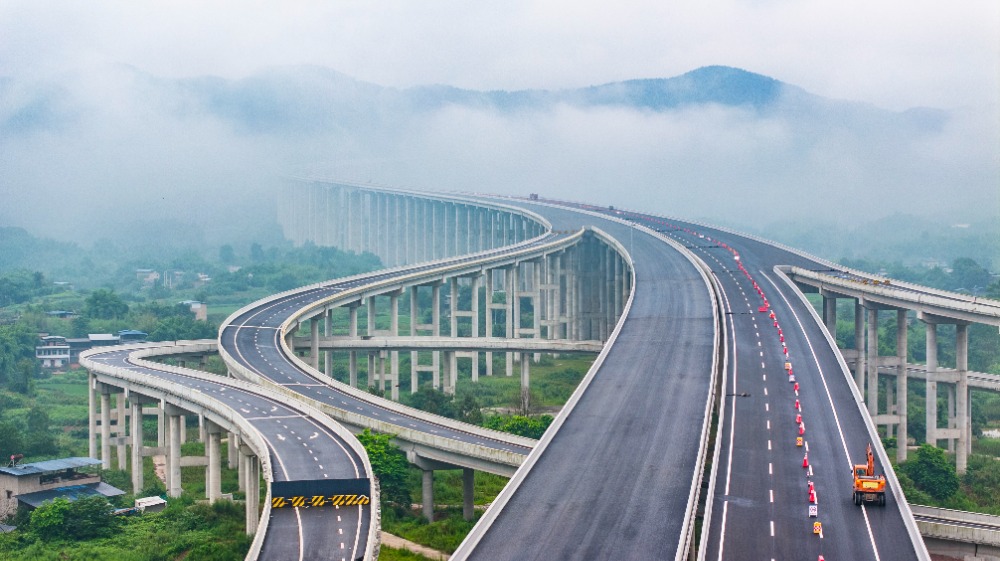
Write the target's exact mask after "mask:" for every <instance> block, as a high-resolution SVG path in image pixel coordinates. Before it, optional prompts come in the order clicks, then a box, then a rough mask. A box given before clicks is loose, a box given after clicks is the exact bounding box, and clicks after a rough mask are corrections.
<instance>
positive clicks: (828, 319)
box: [823, 294, 837, 340]
mask: <svg viewBox="0 0 1000 561" xmlns="http://www.w3.org/2000/svg"><path fill="white" fill-rule="evenodd" d="M823 325H825V326H826V330H827V331H828V332H829V333H830V335H833V337H834V340H836V338H837V297H836V296H828V295H826V294H823Z"/></svg>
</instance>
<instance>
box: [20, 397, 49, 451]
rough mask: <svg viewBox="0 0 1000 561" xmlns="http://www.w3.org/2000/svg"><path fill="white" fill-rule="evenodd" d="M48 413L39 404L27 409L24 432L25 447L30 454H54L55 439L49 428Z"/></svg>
mask: <svg viewBox="0 0 1000 561" xmlns="http://www.w3.org/2000/svg"><path fill="white" fill-rule="evenodd" d="M49 424H50V421H49V414H48V413H46V412H45V410H44V409H42V408H41V407H39V406H37V405H36V406H34V407H32V408H31V409H30V410H28V430H27V431H26V433H25V449H26V450H27V454H30V455H32V456H44V455H47V454H54V453H55V452H56V450H57V448H56V440H55V437H54V435H53V434H52V431H51V430H50V429H49Z"/></svg>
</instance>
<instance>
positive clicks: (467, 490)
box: [462, 468, 476, 520]
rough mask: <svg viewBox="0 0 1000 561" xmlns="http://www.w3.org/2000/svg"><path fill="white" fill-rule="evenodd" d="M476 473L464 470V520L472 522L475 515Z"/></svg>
mask: <svg viewBox="0 0 1000 561" xmlns="http://www.w3.org/2000/svg"><path fill="white" fill-rule="evenodd" d="M475 491H476V472H475V470H472V469H469V468H462V518H464V519H466V520H472V518H473V516H474V515H475V508H476V505H475Z"/></svg>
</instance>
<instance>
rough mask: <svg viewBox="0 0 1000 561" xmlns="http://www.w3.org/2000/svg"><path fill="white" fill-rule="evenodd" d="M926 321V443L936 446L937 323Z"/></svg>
mask: <svg viewBox="0 0 1000 561" xmlns="http://www.w3.org/2000/svg"><path fill="white" fill-rule="evenodd" d="M924 321H925V322H926V326H925V327H926V332H927V335H926V348H927V350H926V353H927V385H926V388H927V389H926V393H925V394H924V395H925V409H926V414H927V421H926V424H927V443H928V444H931V445H933V446H937V444H938V443H937V441H938V436H937V433H938V407H937V401H938V400H937V397H938V392H937V388H938V383H937V367H938V347H937V324H936V323H933V322H928V321H927V320H924Z"/></svg>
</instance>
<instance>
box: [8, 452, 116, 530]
mask: <svg viewBox="0 0 1000 561" xmlns="http://www.w3.org/2000/svg"><path fill="white" fill-rule="evenodd" d="M19 459H20V455H16V456H11V461H10V463H9V464H8V465H7V466H6V467H0V519H2V518H5V517H7V516H8V515H10V514H13V513H14V512H15V511H17V510H18V509H19V508H27V509H31V510H33V509H35V508H37V507H39V506H41V505H42V503H44V502H45V501H51V500H52V499H54V498H56V497H63V498H66V499H68V500H70V501H74V500H76V499H78V498H81V497H88V496H91V495H103V496H105V497H117V496H119V495H124V494H125V491H122V490H121V489H118V488H116V487H113V486H111V485H108V484H107V483H104V482H103V481H101V476H100V475H99V474H97V473H88V472H85V471H80V470H81V469H84V468H89V467H93V466H99V465H101V460H95V459H94V458H62V459H59V460H47V461H44V462H34V463H29V464H19V463H18V462H17V460H19Z"/></svg>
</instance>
